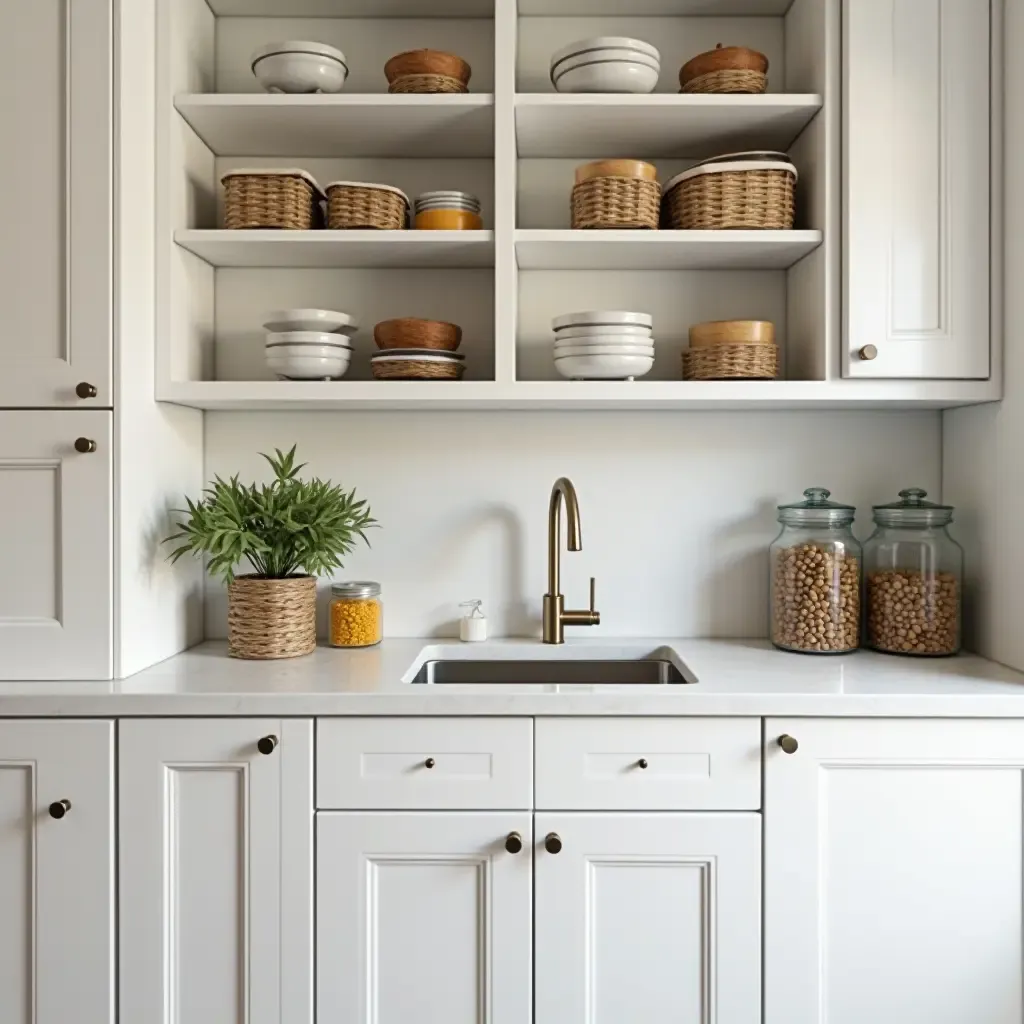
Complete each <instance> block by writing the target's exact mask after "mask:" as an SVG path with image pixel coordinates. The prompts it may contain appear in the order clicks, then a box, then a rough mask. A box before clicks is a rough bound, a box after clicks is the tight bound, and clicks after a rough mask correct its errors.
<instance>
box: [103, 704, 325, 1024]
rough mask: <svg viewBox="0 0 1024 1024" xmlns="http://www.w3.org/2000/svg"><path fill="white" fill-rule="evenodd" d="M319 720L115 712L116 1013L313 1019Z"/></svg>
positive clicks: (282, 1022) (251, 1022)
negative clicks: (129, 716) (315, 733)
mask: <svg viewBox="0 0 1024 1024" xmlns="http://www.w3.org/2000/svg"><path fill="white" fill-rule="evenodd" d="M312 730H313V726H312V722H308V721H302V720H291V719H290V720H285V721H276V720H270V719H238V718H224V719H216V720H204V719H180V720H169V719H164V720H160V721H156V720H142V721H123V722H122V723H121V726H120V742H119V748H118V749H119V752H120V759H119V765H118V769H119V780H120V782H119V785H120V791H119V797H120V802H119V806H120V829H119V843H118V848H119V851H120V923H121V937H122V938H121V953H120V964H121V971H120V978H121V1016H120V1024H179V1022H183V1021H187V1022H188V1024H225V1022H226V1021H231V1022H232V1024H234V1022H236V1021H237V1022H238V1024H242V1022H244V1024H311V1021H312V965H313V960H312V941H313V916H312V900H313V896H312V883H313V870H312V863H313V855H312V839H313V836H312V830H313V785H312V784H313V744H312V738H313V737H312ZM264 737H266V738H268V739H270V738H276V740H277V741H278V742H277V744H276V746H274V747H273V749H271V747H270V745H267V746H266V747H265V749H268V750H269V751H270V752H269V753H266V754H264V753H261V752H260V748H259V747H258V746H257V744H258V743H259V741H260V740H261V739H262V738H264Z"/></svg>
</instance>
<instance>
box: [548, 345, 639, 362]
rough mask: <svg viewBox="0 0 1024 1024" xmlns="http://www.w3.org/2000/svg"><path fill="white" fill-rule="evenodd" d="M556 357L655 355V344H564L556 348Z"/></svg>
mask: <svg viewBox="0 0 1024 1024" xmlns="http://www.w3.org/2000/svg"><path fill="white" fill-rule="evenodd" d="M554 355H555V358H556V359H564V358H565V357H566V356H651V357H652V358H653V356H654V346H653V345H563V346H561V347H560V348H556V349H555V350H554Z"/></svg>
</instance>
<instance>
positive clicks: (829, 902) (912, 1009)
mask: <svg viewBox="0 0 1024 1024" xmlns="http://www.w3.org/2000/svg"><path fill="white" fill-rule="evenodd" d="M765 735H766V743H767V748H766V751H765V809H764V815H765V877H764V886H765V1017H764V1019H765V1024H825V1022H826V1021H827V1022H828V1024H863V1022H864V1021H872V1022H874V1024H907V1022H908V1021H929V1022H930V1024H963V1022H965V1021H979V1022H980V1021H985V1022H986V1024H1016V1022H1018V1021H1020V1020H1021V1019H1022V1017H1024V1005H1022V992H1024V968H1022V963H1024V957H1022V953H1024V950H1022V939H1021V936H1022V934H1024V908H1022V862H1024V776H1022V770H1024V722H1020V721H992V720H989V721H985V720H978V721H908V720H878V719H875V720H870V721H866V720H860V721H858V720H844V719H832V720H825V719H794V720H788V721H787V720H769V721H768V722H767V723H766V733H765ZM783 735H788V736H790V737H792V739H793V740H795V741H796V742H797V748H796V750H795V752H794V753H792V754H787V753H786V752H785V751H784V750H783V749H782V748H781V747H780V746H779V745H778V742H777V741H778V738H779V737H780V736H783ZM790 749H792V747H791V746H790Z"/></svg>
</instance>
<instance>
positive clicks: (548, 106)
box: [516, 93, 821, 159]
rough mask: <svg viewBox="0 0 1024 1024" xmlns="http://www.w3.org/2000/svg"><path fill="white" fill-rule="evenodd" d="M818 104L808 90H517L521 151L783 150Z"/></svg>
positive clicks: (684, 153) (670, 153)
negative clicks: (636, 92) (624, 93)
mask: <svg viewBox="0 0 1024 1024" xmlns="http://www.w3.org/2000/svg"><path fill="white" fill-rule="evenodd" d="M820 109H821V97H820V96H817V95H812V94H802V93H801V94H798V95H797V94H785V93H768V94H765V95H763V96H732V95H726V96H703V95H683V96H680V95H650V96H617V95H600V96H595V95H564V96H563V95H560V94H558V93H534V94H520V95H518V96H517V97H516V139H517V143H518V147H519V155H520V156H521V157H594V156H600V155H601V154H602V153H608V152H613V153H628V154H631V155H636V156H643V157H651V158H653V157H685V158H693V159H700V158H703V157H710V156H715V155H716V154H718V153H724V152H728V151H730V150H743V149H774V150H788V149H789V147H790V146H791V145H792V144H793V141H794V140H795V139H796V137H797V136H798V135H799V134H800V133H801V132H802V131H803V130H804V128H805V127H806V126H807V124H808V123H809V122H810V120H811V119H812V118H813V117H814V116H815V114H817V113H818V111H819V110H820Z"/></svg>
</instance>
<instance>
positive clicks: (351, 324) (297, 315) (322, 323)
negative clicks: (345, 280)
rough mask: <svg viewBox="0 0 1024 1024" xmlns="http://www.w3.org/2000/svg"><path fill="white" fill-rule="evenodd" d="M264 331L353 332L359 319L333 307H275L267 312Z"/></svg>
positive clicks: (357, 325)
mask: <svg viewBox="0 0 1024 1024" xmlns="http://www.w3.org/2000/svg"><path fill="white" fill-rule="evenodd" d="M263 329H264V330H265V331H274V332H276V333H283V332H286V331H329V332H332V333H333V332H335V331H337V332H338V333H341V334H355V332H356V331H357V330H358V329H359V321H358V320H356V318H355V317H354V316H352V315H351V314H349V313H341V312H338V311H337V310H334V309H275V310H272V311H271V312H269V313H268V314H267V319H266V322H265V323H264V324H263Z"/></svg>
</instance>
